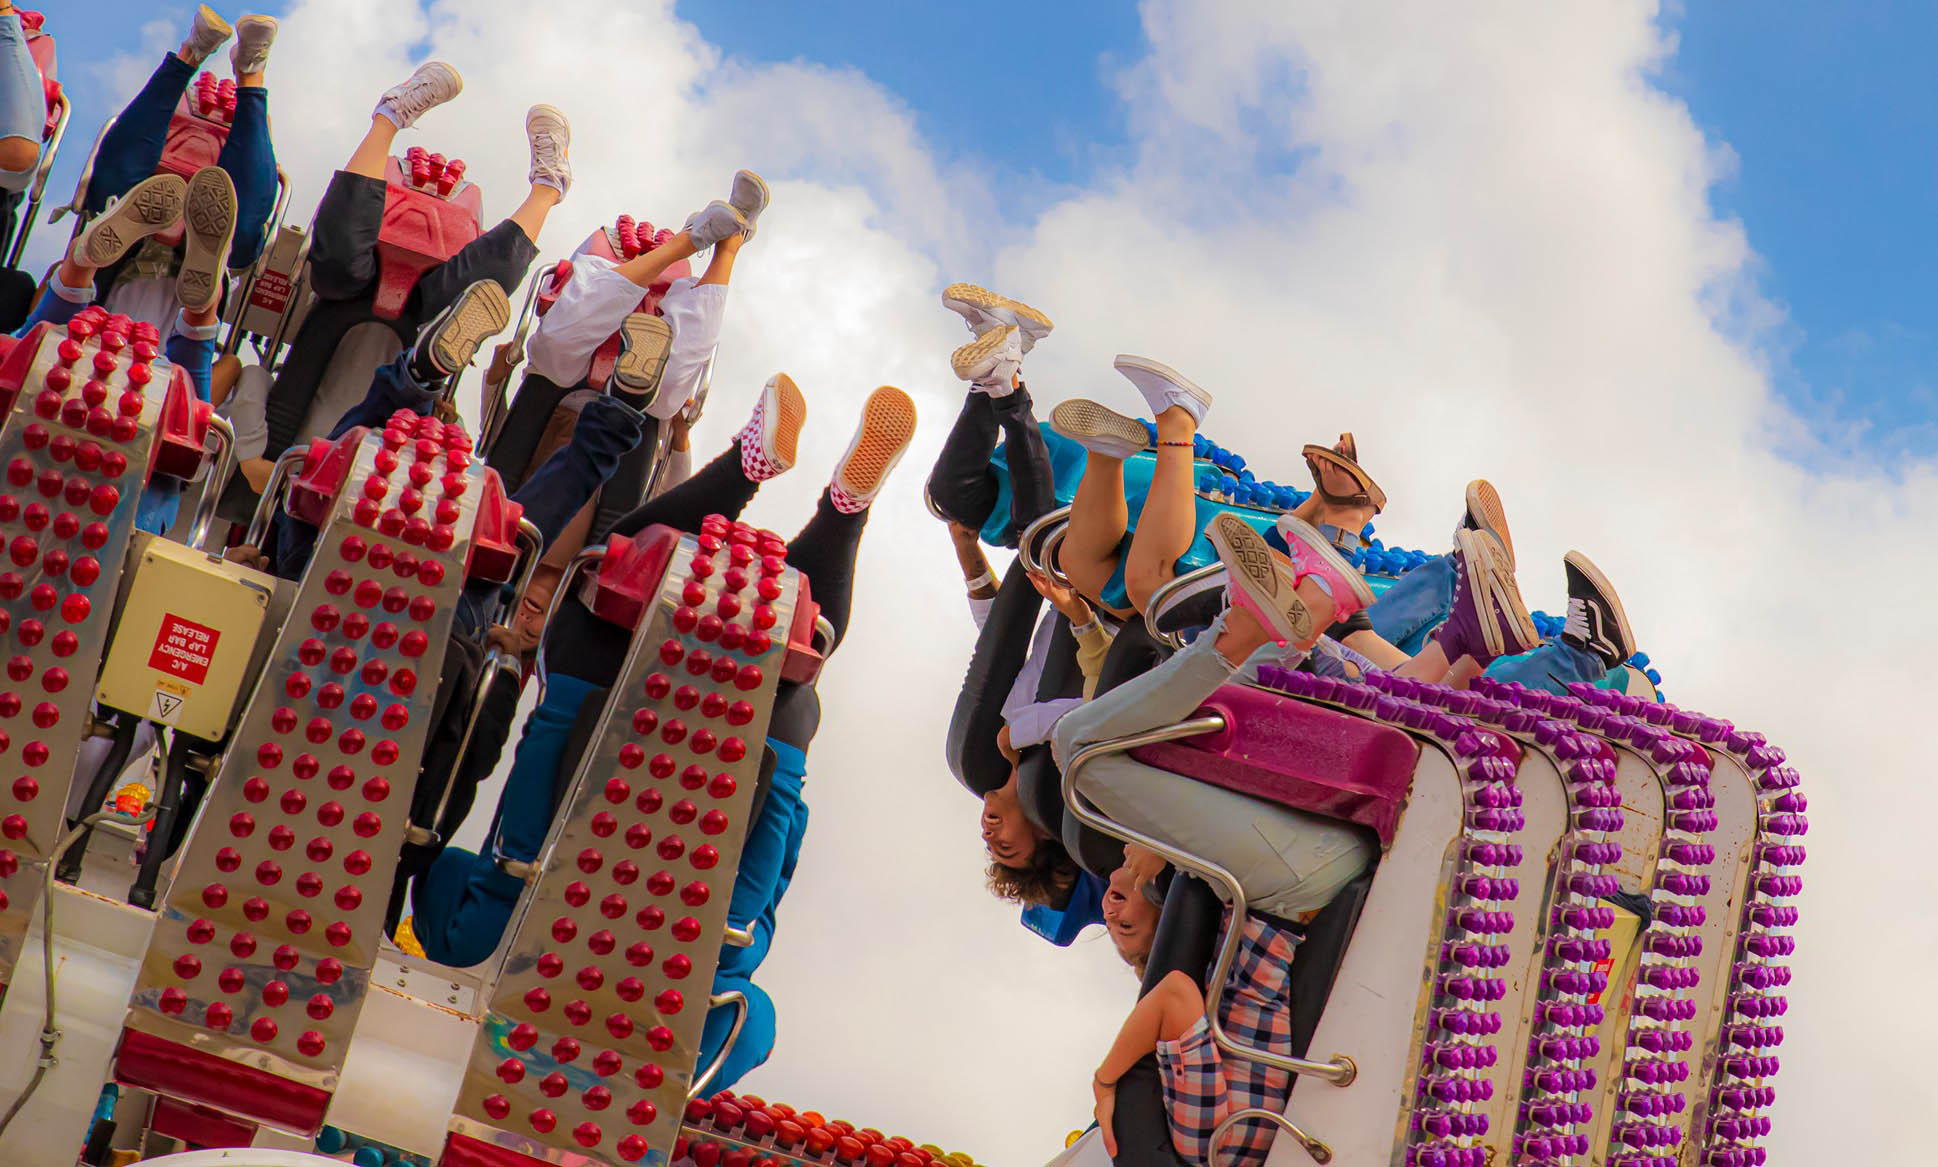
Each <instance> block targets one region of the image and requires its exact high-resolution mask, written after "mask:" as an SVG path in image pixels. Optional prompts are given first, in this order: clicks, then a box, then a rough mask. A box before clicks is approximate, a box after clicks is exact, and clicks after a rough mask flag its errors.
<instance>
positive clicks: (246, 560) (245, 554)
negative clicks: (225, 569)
mask: <svg viewBox="0 0 1938 1167" xmlns="http://www.w3.org/2000/svg"><path fill="white" fill-rule="evenodd" d="M222 558H224V559H226V560H228V561H229V562H230V563H238V564H241V565H242V566H243V567H248V568H254V569H255V570H257V571H268V570H269V556H267V555H264V554H263V553H262V549H261V548H260V547H251V546H249V545H248V544H247V543H243V544H238V545H237V546H234V547H231V548H229V549H228V550H227V551H224V552H223V553H222Z"/></svg>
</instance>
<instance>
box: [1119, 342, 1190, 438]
mask: <svg viewBox="0 0 1938 1167" xmlns="http://www.w3.org/2000/svg"><path fill="white" fill-rule="evenodd" d="M1111 366H1112V367H1113V368H1115V369H1116V370H1117V371H1118V372H1120V373H1122V374H1123V375H1124V376H1125V377H1126V378H1128V379H1129V380H1130V383H1131V384H1133V385H1135V386H1137V391H1138V392H1139V393H1142V394H1143V395H1144V400H1145V401H1146V402H1147V403H1148V404H1149V405H1150V407H1151V418H1152V420H1153V421H1155V420H1156V419H1157V415H1158V414H1160V413H1163V412H1164V411H1165V410H1167V409H1169V408H1171V407H1172V406H1174V405H1176V406H1182V407H1183V409H1184V411H1185V412H1186V413H1188V414H1190V415H1191V420H1192V421H1194V422H1196V423H1197V424H1198V425H1203V424H1204V423H1205V414H1206V413H1208V412H1210V410H1211V394H1209V393H1207V392H1205V391H1204V390H1203V389H1200V388H1199V387H1198V386H1197V385H1196V384H1195V383H1193V382H1192V381H1191V380H1189V379H1188V378H1186V377H1184V376H1183V375H1182V374H1180V373H1179V372H1178V371H1177V370H1175V369H1173V368H1171V367H1170V366H1169V365H1160V364H1158V363H1157V362H1156V361H1154V360H1151V359H1150V358H1148V357H1133V356H1128V355H1126V354H1123V353H1119V354H1118V356H1117V359H1116V360H1114V361H1112V362H1111Z"/></svg>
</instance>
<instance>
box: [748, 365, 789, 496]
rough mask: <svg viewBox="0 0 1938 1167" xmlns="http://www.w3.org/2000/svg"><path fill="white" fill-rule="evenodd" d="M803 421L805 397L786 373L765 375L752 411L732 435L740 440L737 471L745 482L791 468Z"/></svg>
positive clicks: (760, 479) (757, 479)
mask: <svg viewBox="0 0 1938 1167" xmlns="http://www.w3.org/2000/svg"><path fill="white" fill-rule="evenodd" d="M806 421H807V398H806V397H803V396H802V395H801V390H800V389H799V388H798V387H797V386H796V385H795V384H794V378H792V377H790V376H788V375H787V374H786V373H775V374H774V375H773V376H771V377H769V378H767V385H766V386H765V387H764V388H763V389H761V391H760V397H759V398H758V399H757V400H756V401H755V402H754V415H753V416H752V417H751V418H749V419H748V420H747V424H746V426H744V427H743V428H742V429H741V431H740V432H739V433H737V434H735V435H734V440H735V441H737V442H739V443H740V472H741V473H742V474H745V475H746V476H747V481H749V482H765V481H767V480H768V479H770V478H778V477H780V476H781V475H782V474H785V473H787V472H788V471H789V470H792V469H793V468H794V456H795V454H796V452H797V451H798V449H799V447H800V441H801V426H802V424H803V423H804V422H806Z"/></svg>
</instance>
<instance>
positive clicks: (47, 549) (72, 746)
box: [0, 313, 189, 985]
mask: <svg viewBox="0 0 1938 1167" xmlns="http://www.w3.org/2000/svg"><path fill="white" fill-rule="evenodd" d="M104 326H105V327H104ZM138 329H139V326H135V325H133V324H132V323H131V322H130V321H129V320H128V319H127V318H126V317H109V316H106V315H105V314H101V313H94V314H90V315H86V316H82V317H77V318H76V319H75V320H74V321H73V322H72V323H71V324H69V325H68V326H67V328H66V329H64V330H56V329H54V328H53V327H52V326H51V325H43V326H41V327H39V328H36V329H35V330H34V331H33V332H31V333H29V334H28V335H27V337H26V338H24V339H23V340H21V341H20V342H19V344H18V345H17V346H16V347H15V350H14V351H13V353H11V354H10V355H9V356H8V358H7V361H6V364H5V369H6V379H7V380H8V381H9V382H13V380H14V377H15V376H18V377H19V381H18V383H17V384H9V385H8V386H6V388H7V389H10V390H12V391H13V397H12V401H13V408H12V412H11V414H10V415H9V416H8V418H7V420H6V427H5V431H4V433H0V475H3V476H4V481H0V545H4V547H5V553H6V558H5V560H4V561H0V645H4V651H3V652H0V656H4V658H5V659H4V669H5V675H4V677H0V740H5V741H7V742H8V744H9V747H10V755H9V760H10V762H11V763H12V765H13V768H12V769H10V770H9V771H8V777H9V783H8V785H6V786H4V787H0V985H4V984H5V983H7V982H8V981H10V980H11V979H12V976H13V970H14V965H15V962H17V961H18V960H19V958H20V952H21V948H22V946H23V945H24V944H25V942H26V937H27V929H28V926H29V923H30V916H31V913H32V910H33V906H34V902H35V900H36V898H37V897H38V895H39V887H40V883H41V872H42V867H43V865H44V864H46V863H48V862H50V861H52V860H53V859H54V853H53V849H54V847H55V845H56V843H57V842H58V841H59V838H60V836H61V834H62V833H63V832H64V831H65V830H66V828H67V820H66V806H67V797H68V790H69V787H70V786H71V785H72V782H73V777H74V764H75V757H76V754H77V753H78V751H79V748H80V746H81V743H82V742H83V741H84V740H85V739H86V738H87V737H88V735H89V733H90V729H91V723H92V718H91V715H90V710H91V707H92V703H93V697H94V688H95V681H96V678H97V676H98V674H99V671H100V665H101V659H102V657H103V655H104V654H105V652H106V649H107V634H108V625H109V623H110V621H111V619H112V612H113V607H114V596H115V591H116V585H117V581H118V580H119V578H120V574H121V570H122V565H123V563H124V561H125V560H126V557H127V548H128V544H129V542H130V539H131V537H132V535H133V532H134V521H135V512H136V509H137V507H138V505H139V501H140V498H141V493H142V489H143V475H144V474H145V473H146V468H147V467H149V466H150V465H151V463H152V462H153V460H154V458H155V456H156V450H155V447H156V442H157V435H158V434H159V433H160V432H161V431H162V429H163V428H164V424H165V423H164V418H163V414H164V412H165V406H167V405H168V403H169V402H170V401H172V400H173V399H174V396H175V395H176V394H183V395H186V394H187V393H188V392H189V390H188V386H187V380H186V378H185V377H183V376H182V375H181V373H180V370H178V369H175V368H174V367H173V366H171V365H169V364H168V363H167V362H166V361H164V360H162V359H160V357H159V353H158V350H159V344H158V340H157V339H156V338H155V337H154V330H153V329H147V330H146V331H139V330H138ZM178 404H179V403H178ZM166 412H167V413H169V414H171V415H173V414H176V413H179V410H176V409H167V410H166ZM178 436H179V435H178Z"/></svg>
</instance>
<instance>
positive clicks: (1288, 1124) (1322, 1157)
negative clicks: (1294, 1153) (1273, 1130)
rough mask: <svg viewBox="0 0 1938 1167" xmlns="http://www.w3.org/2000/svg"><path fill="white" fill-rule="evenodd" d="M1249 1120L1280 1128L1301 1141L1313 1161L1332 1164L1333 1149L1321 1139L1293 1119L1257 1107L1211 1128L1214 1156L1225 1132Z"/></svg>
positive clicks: (1235, 1156) (1230, 1116)
mask: <svg viewBox="0 0 1938 1167" xmlns="http://www.w3.org/2000/svg"><path fill="white" fill-rule="evenodd" d="M1247 1119H1259V1120H1262V1121H1264V1122H1269V1123H1271V1124H1272V1125H1274V1126H1276V1127H1278V1128H1279V1129H1280V1130H1282V1131H1284V1132H1285V1133H1286V1134H1288V1135H1291V1136H1292V1137H1293V1138H1295V1139H1297V1140H1298V1141H1299V1145H1300V1146H1301V1147H1304V1148H1305V1153H1306V1154H1308V1155H1310V1156H1312V1161H1313V1162H1314V1163H1330V1162H1332V1148H1331V1147H1328V1146H1327V1145H1326V1144H1325V1143H1323V1142H1320V1141H1319V1139H1318V1138H1316V1137H1315V1136H1312V1135H1309V1134H1306V1133H1305V1132H1304V1131H1302V1130H1300V1129H1299V1128H1298V1126H1297V1125H1296V1124H1294V1123H1293V1121H1292V1120H1291V1119H1289V1118H1287V1117H1285V1116H1284V1115H1282V1114H1279V1113H1277V1112H1275V1111H1270V1110H1264V1109H1261V1108H1259V1107H1256V1106H1252V1107H1247V1108H1246V1109H1244V1110H1238V1111H1233V1112H1232V1113H1231V1114H1228V1115H1226V1116H1225V1120H1224V1121H1223V1122H1221V1123H1219V1124H1218V1125H1217V1126H1215V1127H1213V1128H1211V1148H1212V1154H1213V1155H1214V1156H1215V1155H1216V1154H1217V1153H1218V1144H1220V1143H1222V1142H1224V1141H1225V1132H1226V1131H1228V1130H1230V1129H1231V1128H1232V1127H1233V1126H1235V1125H1237V1124H1238V1123H1241V1122H1244V1121H1245V1120H1247ZM1232 1158H1233V1159H1234V1160H1235V1159H1236V1158H1237V1155H1236V1153H1234V1154H1233V1156H1232Z"/></svg>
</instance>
